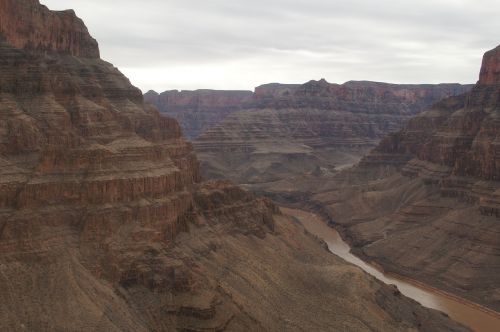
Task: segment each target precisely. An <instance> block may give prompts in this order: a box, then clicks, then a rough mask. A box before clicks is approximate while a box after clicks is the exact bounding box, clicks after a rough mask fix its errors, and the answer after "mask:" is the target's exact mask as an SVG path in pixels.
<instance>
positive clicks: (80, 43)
mask: <svg viewBox="0 0 500 332" xmlns="http://www.w3.org/2000/svg"><path fill="white" fill-rule="evenodd" d="M0 17H1V18H2V20H0V39H4V40H6V41H7V42H8V43H9V44H10V45H12V46H15V47H16V48H20V49H27V50H30V52H36V53H54V52H57V53H64V54H71V55H74V56H80V57H85V58H99V48H98V46H97V41H96V40H95V39H94V38H92V37H91V36H90V34H89V33H88V30H87V27H86V26H85V24H84V23H83V21H82V20H81V19H79V18H78V17H77V16H76V14H75V12H74V11H73V10H66V11H59V12H56V11H50V10H49V9H48V8H47V7H45V6H42V5H39V3H38V0H30V1H29V4H27V2H26V1H18V0H2V3H0Z"/></svg>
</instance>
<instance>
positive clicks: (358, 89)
mask: <svg viewBox="0 0 500 332" xmlns="http://www.w3.org/2000/svg"><path fill="white" fill-rule="evenodd" d="M469 89H470V86H462V85H459V84H439V85H396V84H386V83H377V82H354V81H353V82H347V83H345V84H342V85H339V84H330V83H328V82H327V81H325V80H319V81H310V82H307V83H305V84H303V85H280V84H268V85H264V86H261V87H258V88H256V89H255V94H254V96H253V98H252V101H251V103H248V104H247V107H249V109H247V110H241V111H237V112H233V113H231V114H230V115H228V116H227V117H226V118H225V119H224V120H223V121H222V122H220V123H219V124H217V125H215V126H212V127H210V128H209V129H208V130H206V131H205V132H204V133H202V134H201V135H200V136H199V137H197V138H196V139H195V140H194V146H195V149H196V151H197V153H198V156H199V158H200V160H201V162H202V173H203V174H204V176H205V177H207V178H208V177H219V178H230V179H231V180H234V181H236V182H238V183H261V184H262V183H263V182H275V181H279V180H282V179H286V178H290V177H291V176H300V175H303V174H307V173H310V172H314V171H315V170H323V171H324V172H333V171H335V170H336V169H338V168H341V167H345V166H346V165H350V164H353V163H355V162H356V161H358V160H359V158H361V157H362V156H363V155H364V154H365V153H367V152H368V151H369V150H370V149H371V148H373V147H374V146H375V145H376V144H377V143H378V141H379V140H380V139H381V138H383V137H385V135H387V134H388V133H391V132H395V131H397V130H399V129H401V128H402V127H403V125H404V124H405V123H406V121H408V119H410V117H411V116H412V115H414V114H416V113H418V112H420V111H422V110H423V109H424V108H426V107H428V106H429V105H431V104H432V103H434V102H436V101H439V100H441V99H443V98H446V97H449V96H453V95H457V94H461V93H463V92H465V91H468V90H469ZM270 185H271V184H270Z"/></svg>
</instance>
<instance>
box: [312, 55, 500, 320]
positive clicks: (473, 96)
mask: <svg viewBox="0 0 500 332" xmlns="http://www.w3.org/2000/svg"><path fill="white" fill-rule="evenodd" d="M499 60H500V52H499V48H498V47H497V48H496V49H494V50H492V51H489V52H487V53H486V54H485V56H484V61H483V66H482V68H481V75H480V76H481V78H480V81H479V82H478V84H477V85H475V86H474V88H473V89H472V90H471V91H470V92H468V93H466V94H464V95H460V96H455V97H452V98H449V99H446V100H443V101H442V102H440V103H437V104H435V105H434V106H433V107H431V108H430V109H428V110H427V111H425V112H423V113H421V114H419V115H417V116H416V117H414V118H412V119H411V120H410V121H409V123H408V125H406V126H405V128H404V129H403V130H401V131H399V132H397V133H395V134H392V135H390V136H389V137H387V138H385V139H384V140H383V141H382V142H381V143H380V144H379V145H378V147H377V148H376V149H375V150H374V151H372V153H370V154H369V155H368V156H366V157H365V158H364V159H363V160H362V161H361V163H360V164H359V165H358V166H356V167H354V168H353V169H352V170H350V171H346V172H344V173H340V174H339V177H338V180H339V181H340V182H338V183H332V184H330V188H332V189H330V191H331V192H330V194H324V197H327V198H328V199H326V198H325V199H324V203H323V206H325V205H328V208H329V211H333V212H332V214H333V218H334V220H335V221H336V222H337V223H340V224H343V225H344V226H345V227H344V228H343V229H344V230H346V235H347V236H348V237H349V238H350V239H352V240H353V242H354V243H355V244H356V245H357V246H358V247H359V252H360V253H362V254H363V255H366V256H368V258H369V259H373V260H375V261H377V262H378V263H380V264H381V265H383V266H384V268H387V269H388V270H390V271H396V272H397V273H401V274H404V275H408V276H410V277H412V278H418V279H420V280H424V281H426V282H430V283H431V284H434V285H436V286H437V287H442V288H444V289H447V290H449V291H451V292H455V293H457V294H459V295H460V296H464V297H466V298H470V299H473V300H474V301H477V302H478V303H481V304H484V305H487V306H489V307H491V308H493V309H494V310H496V311H498V310H500V296H499V295H498V292H497V290H498V273H497V271H498V270H499V268H500V259H499V252H500V243H499V241H498V239H499V237H498V234H500V222H499V219H498V218H500V196H499V189H500V182H499V181H500V145H499V138H500V116H499V110H500V85H499V84H498V62H499ZM343 181H345V182H343ZM345 183H349V185H348V186H344V187H343V185H344V184H345ZM336 185H337V187H338V188H336V187H335V186H336ZM358 188H363V189H361V190H360V189H358ZM336 190H338V192H335V191H336ZM326 191H328V190H325V189H322V191H321V192H322V194H323V192H326ZM329 202H335V203H329ZM366 202H369V203H366ZM320 205H321V204H320ZM357 205H359V206H360V208H359V210H360V211H359V212H358V211H357V208H358V206H357ZM353 211H354V212H353ZM358 221H360V222H358ZM415 248H418V252H417V253H416V252H415ZM457 257H460V259H459V260H457ZM410 271H411V272H410Z"/></svg>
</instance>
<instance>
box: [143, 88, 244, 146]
mask: <svg viewBox="0 0 500 332" xmlns="http://www.w3.org/2000/svg"><path fill="white" fill-rule="evenodd" d="M252 95H253V94H252V92H251V91H236V90H234V91H223V90H196V91H177V90H173V91H165V92H163V93H161V94H158V93H156V92H154V91H149V92H147V93H146V94H144V100H145V101H147V102H149V103H151V104H153V105H155V106H156V107H157V108H158V109H159V110H160V112H162V113H165V114H167V115H169V116H172V117H173V118H175V119H177V121H179V123H180V125H181V127H182V131H183V134H184V135H185V136H187V137H188V138H194V137H196V136H198V135H199V134H201V133H202V132H204V131H205V130H207V129H208V128H210V127H211V126H213V125H214V124H216V123H218V122H220V121H221V120H222V119H224V118H225V117H226V116H227V115H228V114H230V113H232V112H235V111H237V110H240V109H242V108H243V107H244V106H245V105H247V104H248V103H249V101H250V100H251V98H252Z"/></svg>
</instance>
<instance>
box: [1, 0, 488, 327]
mask: <svg viewBox="0 0 500 332" xmlns="http://www.w3.org/2000/svg"><path fill="white" fill-rule="evenodd" d="M486 76H487V78H486V80H490V76H492V75H491V74H490V73H489V72H488V73H487V74H486ZM493 77H494V75H493ZM0 295H1V298H2V301H0V329H2V330H5V331H26V330H29V331H38V330H41V331H89V330H91V331H223V330H227V331H263V330H269V331H284V330H286V331H304V330H337V331H373V330H376V331H469V330H470V329H469V328H467V327H465V326H463V325H461V324H459V323H457V322H454V321H453V320H451V319H450V318H449V317H448V316H446V315H444V314H442V313H440V312H438V311H435V310H431V309H427V308H424V307H422V306H421V305H420V304H418V303H417V302H415V301H413V300H411V299H409V298H407V297H405V296H402V295H401V294H400V292H399V291H397V290H396V289H395V288H394V287H391V286H388V285H385V284H383V283H382V282H380V281H378V280H376V279H375V278H373V277H371V276H369V275H368V274H366V273H365V272H363V271H362V270H361V269H359V268H357V267H355V266H354V265H352V264H349V263H348V262H346V261H344V260H343V259H341V258H339V257H337V256H335V255H332V254H331V253H329V252H328V251H327V250H326V248H325V244H324V242H322V241H320V240H319V239H318V238H316V237H315V236H313V235H312V234H310V233H309V232H307V231H306V230H305V229H304V228H303V226H302V225H301V224H300V223H298V222H296V220H294V219H293V218H290V217H288V216H286V215H284V214H282V213H281V212H280V210H279V209H278V208H277V206H276V205H275V204H274V203H273V202H272V201H270V200H269V199H267V198H262V197H259V196H257V195H255V194H253V193H251V192H249V191H246V190H244V189H242V188H240V187H238V186H236V185H234V184H231V183H229V182H226V181H203V180H202V179H201V176H200V169H199V165H198V160H197V157H196V154H195V152H194V151H193V148H192V145H191V143H189V142H188V141H186V140H185V139H184V138H183V136H182V134H181V128H180V126H179V124H178V123H177V121H176V120H174V119H172V118H170V117H165V116H162V115H161V114H160V113H159V112H158V111H157V110H156V108H154V107H153V106H151V105H150V104H147V103H144V100H143V96H142V93H141V91H140V90H139V89H137V88H135V87H134V86H132V85H131V83H130V81H129V80H128V79H127V78H126V77H125V76H124V75H123V74H122V73H121V72H120V71H119V70H118V69H117V68H115V67H114V66H113V65H112V64H110V63H108V62H105V61H103V60H101V58H100V52H99V48H98V44H97V42H96V41H95V40H94V39H93V38H92V37H91V36H90V34H89V32H88V30H87V28H86V26H85V25H84V23H83V22H82V20H80V19H79V18H78V17H77V16H76V14H75V12H74V11H72V10H68V11H60V12H56V11H50V10H49V9H48V8H47V7H45V6H43V5H41V4H40V3H39V1H38V0H2V2H1V3H0ZM311 312H314V315H311Z"/></svg>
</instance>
